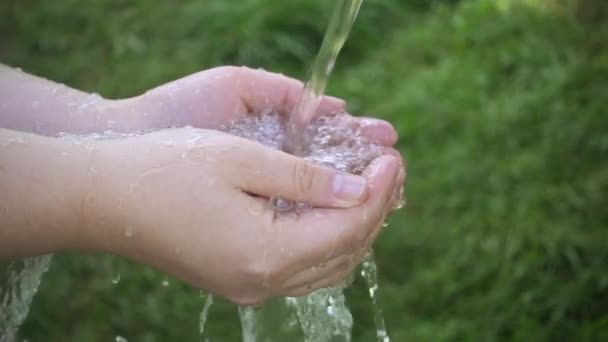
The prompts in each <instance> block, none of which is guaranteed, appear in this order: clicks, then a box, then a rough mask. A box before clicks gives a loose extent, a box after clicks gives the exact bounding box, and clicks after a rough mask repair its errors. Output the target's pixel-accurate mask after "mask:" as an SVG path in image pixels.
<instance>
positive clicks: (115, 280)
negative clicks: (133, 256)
mask: <svg viewBox="0 0 608 342" xmlns="http://www.w3.org/2000/svg"><path fill="white" fill-rule="evenodd" d="M118 283H120V273H116V274H114V276H112V284H114V285H117V284H118Z"/></svg>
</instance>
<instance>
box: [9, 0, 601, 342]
mask: <svg viewBox="0 0 608 342" xmlns="http://www.w3.org/2000/svg"><path fill="white" fill-rule="evenodd" d="M330 7H331V4H330V2H327V1H322V0H314V1H313V0H293V1H289V2H283V1H279V0H241V1H239V2H227V1H220V0H209V1H186V0H183V1H179V2H178V1H175V2H147V1H134V2H122V1H117V0H114V1H111V0H106V1H102V0H95V1H89V2H87V3H86V5H85V4H83V3H82V2H79V1H75V0H65V1H48V2H47V1H16V0H8V1H5V2H3V3H2V4H0V13H2V14H1V15H0V16H2V20H0V41H2V42H3V43H2V44H0V61H2V62H4V63H8V64H12V65H15V66H20V67H22V68H23V69H25V70H27V71H30V72H33V73H36V74H40V75H43V76H46V77H48V78H51V79H53V80H57V81H60V82H64V83H67V84H69V85H72V86H75V87H79V88H81V89H85V90H88V91H94V92H99V93H101V94H102V95H104V96H108V97H124V96H131V95H135V94H137V93H139V92H141V91H143V90H145V89H147V88H150V87H152V86H155V85H158V84H160V83H162V82H166V81H169V80H172V79H175V78H178V77H181V76H184V75H187V74H189V73H192V72H195V71H197V70H200V69H205V68H208V67H211V66H215V65H220V64H246V65H249V66H253V67H264V68H266V69H268V70H273V71H281V72H285V73H288V74H290V75H293V76H296V77H302V75H304V70H305V66H306V65H308V64H309V63H310V61H311V58H312V57H313V56H314V53H315V52H316V48H317V47H318V45H319V43H320V40H321V37H322V34H323V30H324V27H325V25H326V19H327V17H328V13H329V12H330V11H329V10H330ZM607 19H608V6H607V5H606V3H605V2H604V1H602V0H596V1H592V0H586V1H584V0H580V1H566V0H561V1H560V0H513V1H502V0H496V1H491V0H468V1H465V0H462V1H421V0H418V1H398V0H368V1H367V2H366V3H364V5H363V8H362V11H361V14H360V17H359V19H358V21H357V23H356V25H355V29H354V30H353V33H352V35H351V38H350V40H349V41H348V42H347V46H346V48H345V50H344V52H343V55H342V56H341V58H340V59H339V62H338V64H337V66H336V72H335V74H334V76H333V78H332V80H331V81H330V86H329V92H330V93H331V94H333V95H337V96H341V97H343V98H345V99H347V101H348V103H349V109H350V110H351V112H353V113H360V114H367V115H373V116H378V117H382V118H384V119H387V120H389V121H391V122H392V123H393V124H394V125H395V127H396V128H397V129H398V131H399V134H400V136H401V139H400V141H399V143H398V147H399V149H400V151H401V152H402V153H403V155H404V156H405V158H406V159H407V161H408V181H407V188H406V192H407V197H408V200H409V202H408V205H407V207H406V208H405V209H404V210H402V211H401V212H399V213H397V214H395V215H393V217H392V218H391V220H390V226H389V227H388V228H387V229H386V231H385V232H384V233H383V234H382V235H381V236H380V238H379V240H378V242H377V244H376V254H377V259H378V263H379V265H380V277H381V294H380V300H381V302H382V305H383V307H384V311H385V315H386V318H387V325H388V329H389V332H390V333H391V335H392V337H393V340H394V341H555V340H576V341H600V340H607V339H608V249H607V248H606V246H607V245H608V232H607V231H606V229H607V227H608V211H607V210H606V208H605V207H606V203H608V201H607V194H608V158H607V156H608V135H607V134H606V132H608V116H607V115H606V108H608V84H607V83H606V80H607V79H608V42H607V41H606V39H605V37H606V36H608V20H607ZM115 273H120V274H121V281H120V283H119V284H117V285H114V284H112V282H111V279H112V278H113V276H114V274H115ZM164 279H166V278H165V276H164V275H162V274H159V273H158V272H156V271H154V270H151V269H149V268H146V267H144V266H141V265H135V264H131V263H130V262H128V261H125V260H121V259H117V258H114V257H111V256H99V255H90V256H82V255H60V256H56V257H55V259H54V261H53V265H52V267H51V271H50V272H49V273H48V274H47V275H46V276H45V278H44V281H43V282H42V285H41V287H40V292H39V293H38V295H37V296H36V298H35V300H34V304H33V306H32V310H31V313H30V315H29V317H28V320H27V322H26V323H25V325H24V326H23V328H22V331H21V336H22V337H23V338H26V339H27V340H28V341H108V340H111V339H113V338H114V336H117V335H121V336H125V337H127V338H128V339H129V341H165V340H169V341H187V340H189V341H193V340H196V339H197V336H198V334H197V329H198V326H197V324H198V314H199V313H200V309H201V308H202V301H201V299H200V297H199V294H198V291H197V290H196V289H192V288H190V287H188V286H186V285H184V284H181V283H179V282H177V281H176V280H173V279H169V280H170V285H169V286H168V287H165V286H163V285H162V281H163V280H164ZM348 300H349V303H350V305H351V307H352V308H353V312H354V315H355V322H356V323H355V331H354V337H355V338H354V340H355V341H371V340H373V336H374V331H373V318H372V317H371V314H370V311H369V303H368V300H367V298H366V293H365V289H364V288H363V286H362V284H360V283H357V284H355V286H354V287H353V288H352V289H350V290H349V291H348ZM209 322H210V325H209V333H210V335H211V336H212V340H214V341H237V340H238V339H239V336H240V330H239V325H238V320H237V316H236V310H235V308H234V307H233V306H231V305H229V304H227V303H223V302H221V301H220V303H219V304H218V305H216V306H214V307H213V309H212V312H211V317H210V321H209Z"/></svg>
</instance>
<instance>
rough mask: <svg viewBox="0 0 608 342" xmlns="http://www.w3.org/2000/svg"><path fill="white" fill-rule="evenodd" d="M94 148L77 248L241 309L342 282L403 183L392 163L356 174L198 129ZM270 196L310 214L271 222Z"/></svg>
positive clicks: (381, 163)
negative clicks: (121, 259) (146, 268)
mask: <svg viewBox="0 0 608 342" xmlns="http://www.w3.org/2000/svg"><path fill="white" fill-rule="evenodd" d="M96 144H97V145H96V146H95V148H96V150H95V151H96V152H95V156H94V157H93V159H92V165H91V167H92V168H94V169H95V170H96V172H95V173H94V174H93V175H92V178H91V182H90V187H88V188H87V189H86V190H85V191H84V192H83V193H84V194H83V202H82V203H83V206H82V208H83V212H82V217H84V218H85V219H84V220H85V222H84V227H85V228H83V234H84V235H83V237H82V239H81V240H80V243H81V244H82V245H81V246H79V247H80V248H84V249H87V250H100V251H107V252H112V253H117V254H120V255H123V256H126V257H129V258H131V259H134V260H138V261H141V262H143V263H146V264H149V265H152V266H154V267H156V268H158V269H160V270H162V271H164V272H167V273H169V274H172V275H174V276H176V277H178V278H180V279H182V280H184V281H186V282H188V283H190V284H192V285H194V286H197V287H201V288H204V289H207V290H210V291H212V292H214V293H217V294H220V295H223V296H225V297H227V298H228V299H230V300H232V301H234V302H237V303H240V304H256V303H259V302H261V301H263V300H264V299H266V298H269V297H273V296H279V295H289V296H295V295H303V294H305V293H308V292H311V291H312V290H314V289H317V288H321V287H326V286H329V285H332V284H335V283H337V282H339V281H340V280H341V279H343V278H344V277H345V276H346V275H347V274H348V273H349V272H350V271H352V269H353V268H354V267H355V266H356V265H357V263H358V262H359V261H360V258H361V256H362V255H363V254H364V253H365V252H366V251H367V250H368V248H369V247H370V245H371V243H372V242H373V240H374V238H375V236H376V234H377V233H378V231H379V229H380V227H381V224H382V222H383V220H384V216H385V215H386V214H387V212H388V211H389V210H390V208H391V205H392V202H393V201H394V189H395V188H396V187H399V186H400V185H401V182H402V181H403V177H404V174H403V172H402V169H401V166H400V160H399V158H398V157H395V156H390V155H386V156H383V157H380V158H378V159H377V160H376V161H375V162H374V163H372V165H371V166H370V167H369V169H368V170H367V171H366V173H365V177H358V176H351V175H346V174H342V173H340V172H338V171H334V170H331V169H327V168H322V167H319V166H314V165H311V164H309V163H308V162H306V161H304V160H303V159H299V158H296V157H294V156H291V155H288V154H285V153H283V152H280V151H276V150H273V149H270V148H267V147H264V146H262V145H260V144H257V143H255V142H251V141H248V140H244V139H241V138H238V137H234V136H231V135H227V134H224V133H220V132H215V131H211V130H200V129H194V128H180V129H172V130H165V131H160V132H156V133H151V134H146V135H142V136H137V137H133V138H127V139H117V140H107V141H98V142H96ZM274 195H279V196H281V197H283V198H287V199H291V200H298V201H303V202H307V203H310V204H313V205H314V206H315V207H317V208H316V209H312V210H310V211H306V212H303V213H300V214H299V215H296V214H295V213H294V214H281V215H276V214H275V212H274V211H273V210H272V209H271V207H270V206H269V205H268V199H267V198H268V197H270V196H274ZM338 208H339V209H338Z"/></svg>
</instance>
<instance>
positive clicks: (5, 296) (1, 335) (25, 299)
mask: <svg viewBox="0 0 608 342" xmlns="http://www.w3.org/2000/svg"><path fill="white" fill-rule="evenodd" d="M50 262H51V256H50V255H44V256H39V257H34V258H27V259H24V260H21V261H13V262H10V263H9V264H8V267H6V268H5V269H4V270H3V272H2V273H0V281H1V282H0V342H13V341H15V339H16V334H17V330H18V329H19V326H20V325H21V323H23V320H24V319H25V317H26V316H27V313H28V312H29V308H30V304H31V302H32V298H34V294H36V291H37V290H38V286H39V285H40V279H41V278H42V275H43V273H44V272H46V271H47V270H48V268H49V265H50Z"/></svg>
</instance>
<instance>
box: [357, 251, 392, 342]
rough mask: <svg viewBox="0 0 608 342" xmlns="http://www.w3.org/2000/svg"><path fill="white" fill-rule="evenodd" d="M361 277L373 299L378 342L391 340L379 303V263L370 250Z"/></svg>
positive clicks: (362, 266)
mask: <svg viewBox="0 0 608 342" xmlns="http://www.w3.org/2000/svg"><path fill="white" fill-rule="evenodd" d="M361 277H363V279H365V282H366V283H367V288H368V291H369V298H370V299H371V300H372V310H373V314H374V322H375V324H376V337H377V338H378V342H390V340H391V339H390V338H389V336H388V333H387V332H386V325H385V324H384V314H383V313H382V307H380V305H379V304H378V299H377V295H378V265H377V264H376V260H375V258H374V253H373V252H370V253H369V255H368V256H367V257H366V258H365V260H364V261H363V264H362V265H361Z"/></svg>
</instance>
